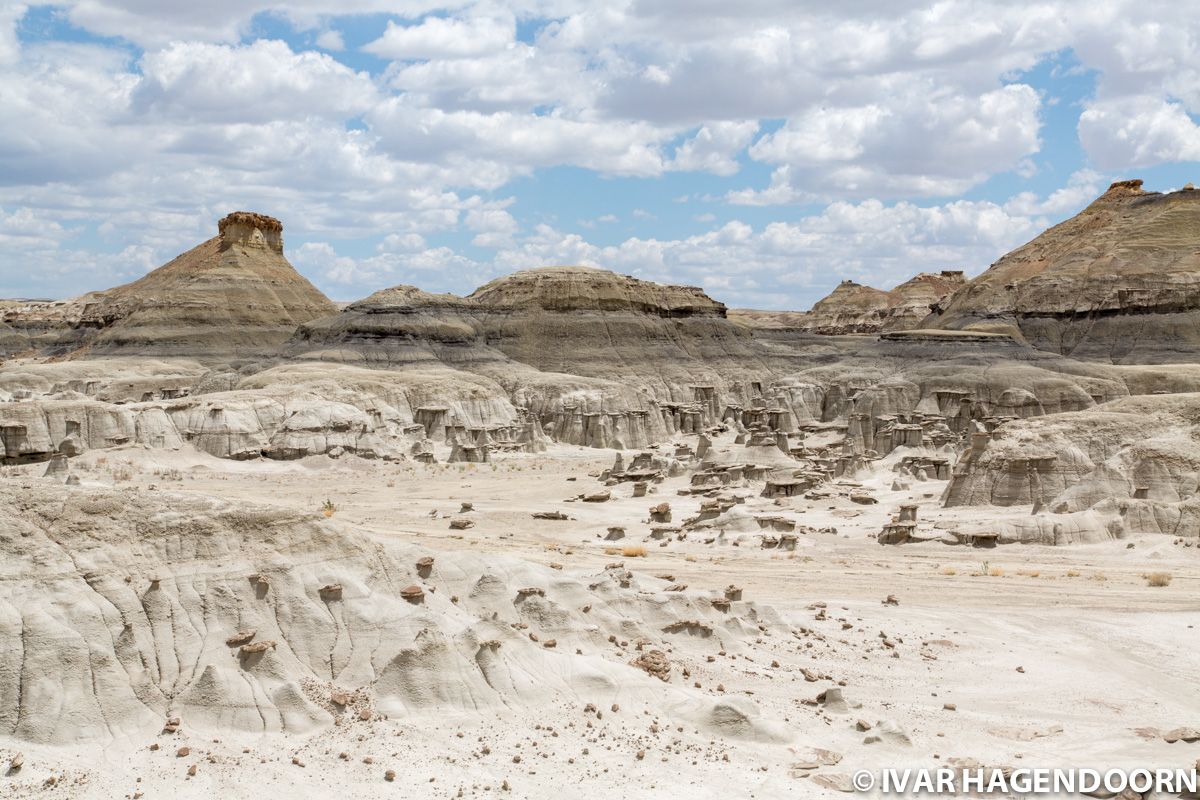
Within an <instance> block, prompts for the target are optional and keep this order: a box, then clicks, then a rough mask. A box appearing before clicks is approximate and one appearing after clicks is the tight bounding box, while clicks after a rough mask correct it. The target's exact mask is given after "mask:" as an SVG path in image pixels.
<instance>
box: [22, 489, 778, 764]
mask: <svg viewBox="0 0 1200 800" xmlns="http://www.w3.org/2000/svg"><path fill="white" fill-rule="evenodd" d="M0 495H2V500H3V502H2V503H0V735H2V736H12V737H16V738H17V739H25V740H30V741H36V742H45V743H72V742H83V741H96V740H99V741H106V740H111V739H114V738H119V737H123V736H130V735H142V736H152V735H154V734H157V733H159V732H160V731H161V730H162V729H163V727H164V725H167V726H168V727H171V726H181V727H183V728H184V729H185V730H187V731H189V732H194V733H206V734H212V733H219V732H222V731H250V732H273V731H288V732H296V731H306V730H312V729H314V728H319V727H322V726H326V725H332V724H335V722H338V721H339V720H340V721H342V722H345V723H353V722H357V721H361V720H368V719H371V718H374V717H378V716H386V717H388V718H391V719H404V718H407V717H410V716H413V717H415V716H418V715H420V714H421V713H422V712H425V711H433V712H436V713H438V714H446V713H453V712H463V713H474V712H478V711H484V710H489V709H497V708H502V707H504V706H506V705H509V706H511V705H520V706H521V707H523V708H539V707H545V708H550V707H557V708H561V707H562V705H563V704H564V703H566V704H569V705H574V704H577V705H578V706H579V707H580V708H581V709H582V706H583V705H584V703H585V702H589V703H594V704H601V707H604V708H607V707H608V705H609V704H610V703H613V702H615V700H616V699H617V698H618V697H620V698H622V699H624V700H634V699H638V700H643V701H647V702H650V703H652V704H653V705H655V706H656V707H658V708H661V709H662V710H663V712H664V713H665V714H667V715H668V716H669V717H674V718H677V719H680V720H687V721H689V722H690V723H691V724H693V725H700V726H714V727H713V728H712V729H713V730H714V731H715V730H716V727H715V726H716V722H714V720H717V719H719V717H720V707H721V706H722V705H728V703H727V702H724V701H722V700H721V699H720V698H717V697H711V696H708V695H705V694H703V693H701V692H698V691H693V690H692V689H691V688H689V687H688V686H687V685H686V684H684V683H683V679H682V677H680V676H677V675H676V676H672V675H669V674H664V673H661V672H660V674H658V675H656V676H654V677H652V676H651V675H649V674H647V673H646V672H643V671H642V670H641V669H639V668H637V667H635V666H631V665H630V664H629V662H630V661H632V660H634V658H635V656H636V655H637V651H641V650H642V648H643V643H645V645H646V649H647V650H649V649H651V647H654V648H657V649H661V650H665V651H672V652H673V653H674V654H675V655H674V656H673V658H679V657H680V656H681V655H682V654H684V653H688V652H691V650H692V649H696V650H697V653H696V657H697V658H699V657H700V656H699V655H698V654H699V648H703V649H704V651H705V652H707V650H711V649H713V648H714V647H717V648H720V649H722V651H723V652H724V651H726V650H728V651H732V652H749V651H750V649H752V648H753V647H754V645H753V641H754V639H755V637H757V636H759V635H761V631H760V628H759V626H760V625H762V624H764V623H767V622H774V621H777V620H775V618H774V617H773V615H772V614H771V612H770V611H769V610H760V609H756V608H755V607H754V606H753V605H752V604H749V603H744V602H740V601H739V602H737V603H734V604H732V607H729V606H727V605H726V606H723V607H724V608H725V610H723V611H722V610H718V609H716V608H714V606H713V604H712V603H710V602H708V600H706V599H704V598H703V597H701V596H698V595H696V594H694V593H692V594H687V593H681V592H664V591H662V590H663V589H664V588H665V587H666V583H665V582H664V581H661V580H657V579H641V578H639V577H637V576H634V575H632V574H630V573H628V572H627V571H626V570H624V569H623V568H621V567H615V566H614V567H612V568H610V569H608V570H605V571H603V572H602V573H600V574H594V575H588V576H581V577H575V576H572V575H570V574H566V573H563V572H560V571H556V570H552V569H549V568H546V567H541V566H535V565H531V564H529V563H527V562H523V561H519V560H516V559H512V558H503V557H496V556H487V557H484V556H481V555H468V554H461V553H450V552H436V553H434V552H429V551H428V550H426V549H424V548H422V547H418V546H416V545H415V544H414V543H411V542H407V541H404V540H395V539H392V540H389V541H388V542H387V543H386V544H382V543H380V542H377V541H376V540H373V539H371V538H368V537H366V536H364V535H359V534H355V533H352V532H349V531H346V530H344V529H341V528H340V527H338V526H336V525H335V524H332V523H329V522H326V521H323V520H318V518H317V517H316V516H315V515H303V514H289V513H286V512H281V511H278V510H268V509H263V508H255V507H241V506H238V505H235V504H231V503H229V502H226V501H219V500H215V499H208V498H205V497H202V496H195V495H186V494H179V495H163V494H161V493H155V494H150V493H142V492H136V491H129V492H116V491H110V490H93V489H88V488H83V487H74V488H67V487H61V486H50V485H49V484H48V482H47V485H46V486H40V485H39V486H27V487H17V486H14V485H11V484H10V485H7V486H4V487H0ZM428 557H432V559H431V560H428V561H427V560H424V559H426V558H428ZM714 596H716V595H715V594H714ZM722 597H723V596H722ZM697 620H702V621H703V624H704V625H705V626H706V628H707V629H709V630H710V631H711V638H710V639H709V641H707V642H703V643H700V644H693V643H692V642H691V641H690V639H691V638H692V637H687V636H675V635H672V634H670V633H665V632H664V631H669V630H674V627H675V626H678V625H680V624H684V625H687V624H699V623H696V622H695V621H697ZM610 637H611V641H610ZM630 641H633V642H636V643H637V648H636V651H635V650H634V649H633V647H632V646H630V645H629V644H628V643H629V642H630ZM613 642H617V644H615V645H614V644H613ZM664 681H665V683H664ZM738 702H739V703H741V705H742V706H744V707H746V708H748V709H749V712H747V713H743V714H742V717H743V719H745V720H748V722H747V729H746V730H743V731H738V732H737V735H739V736H743V737H751V738H755V737H762V738H769V737H770V736H772V735H773V734H772V733H771V732H770V731H768V730H767V728H766V727H764V725H763V723H762V722H761V721H755V720H753V719H752V717H753V713H754V709H753V706H752V704H749V703H746V702H744V701H738ZM614 710H615V709H614ZM172 720H175V722H172ZM172 729H173V728H172ZM723 735H729V731H723Z"/></svg>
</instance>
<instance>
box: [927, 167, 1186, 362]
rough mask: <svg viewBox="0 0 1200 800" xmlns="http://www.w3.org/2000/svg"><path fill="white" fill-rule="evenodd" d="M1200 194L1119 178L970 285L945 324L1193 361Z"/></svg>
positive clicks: (1120, 355)
mask: <svg viewBox="0 0 1200 800" xmlns="http://www.w3.org/2000/svg"><path fill="white" fill-rule="evenodd" d="M1198 242H1200V193H1197V192H1196V191H1194V190H1192V189H1185V190H1182V191H1178V192H1171V193H1169V194H1160V193H1157V192H1146V191H1143V189H1142V182H1141V181H1140V180H1131V181H1119V182H1117V183H1114V184H1113V185H1112V186H1111V187H1110V188H1109V189H1108V191H1107V192H1105V193H1104V194H1103V195H1102V196H1101V197H1099V198H1098V199H1097V200H1096V201H1095V202H1093V203H1092V204H1091V205H1089V206H1088V207H1087V208H1086V209H1084V210H1083V211H1082V212H1080V213H1079V214H1078V215H1076V216H1075V217H1072V218H1071V219H1069V220H1067V221H1066V222H1063V223H1061V224H1059V225H1056V226H1054V227H1053V228H1050V229H1049V230H1047V231H1046V232H1044V233H1042V234H1041V235H1040V236H1038V237H1037V238H1036V239H1034V240H1033V241H1031V242H1029V243H1028V244H1026V245H1024V246H1022V247H1020V248H1018V249H1016V250H1014V251H1013V252H1011V253H1009V254H1008V255H1006V256H1004V257H1003V258H1001V259H1000V260H999V261H997V262H996V263H995V264H993V265H992V266H991V267H990V268H989V269H988V270H987V271H986V272H984V273H983V274H982V275H980V276H979V277H977V278H975V279H974V280H972V281H970V282H969V283H968V284H967V285H966V286H964V287H963V288H961V289H960V290H959V291H957V292H955V294H954V295H953V296H952V297H951V298H950V299H949V301H947V303H946V304H945V307H944V311H943V312H942V313H941V314H940V316H939V317H938V318H937V322H936V324H937V325H938V326H939V327H943V328H952V329H958V330H963V329H985V330H999V329H1008V330H1015V331H1019V332H1020V334H1021V335H1023V336H1024V337H1025V339H1026V340H1028V341H1029V342H1030V343H1031V344H1033V345H1034V346H1036V347H1039V348H1041V349H1044V350H1049V351H1051V352H1056V353H1061V354H1063V355H1069V356H1072V357H1074V358H1081V359H1094V360H1103V361H1111V362H1113V363H1159V362H1171V361H1194V360H1195V358H1196V352H1197V347H1198V346H1200V334H1197V333H1196V331H1197V330H1200V328H1198V326H1197V324H1198V323H1200V246H1198V245H1197V243H1198Z"/></svg>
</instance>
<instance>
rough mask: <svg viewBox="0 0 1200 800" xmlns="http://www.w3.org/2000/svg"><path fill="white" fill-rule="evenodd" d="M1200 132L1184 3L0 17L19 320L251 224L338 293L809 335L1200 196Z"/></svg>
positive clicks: (3, 3) (891, 1)
mask: <svg viewBox="0 0 1200 800" xmlns="http://www.w3.org/2000/svg"><path fill="white" fill-rule="evenodd" d="M1198 114H1200V14H1197V13H1195V8H1194V5H1193V4H1192V3H1189V2H1178V0H1174V1H1173V2H1157V0H1080V1H1079V2H1076V1H1075V0H1055V1H1053V2H1045V1H1042V2H1038V1H1037V0H1028V1H1027V0H1009V1H1007V2H995V3H989V2H984V1H983V0H941V1H940V2H912V1H911V0H839V2H834V3H831V2H826V0H820V2H810V1H809V0H737V1H736V2H734V0H513V1H512V2H487V1H485V2H471V0H452V1H451V2H450V3H448V4H446V3H436V2H432V1H429V2H427V0H290V1H289V2H287V3H282V2H277V1H276V0H206V2H195V0H186V2H184V1H182V0H77V1H76V2H63V3H59V4H53V5H40V4H36V3H18V4H11V3H8V2H7V0H0V296H22V297H63V296H70V295H74V294H78V293H81V292H83V291H87V290H91V289H99V288H106V287H108V286H112V285H115V284H117V283H122V282H125V281H128V280H131V279H134V278H136V277H139V276H140V275H142V274H144V273H145V272H147V271H148V270H150V269H152V268H154V267H156V266H158V265H160V264H162V263H163V262H165V261H167V260H168V259H170V258H172V257H173V256H175V255H176V254H178V253H179V252H181V251H183V250H185V249H187V248H189V247H191V246H192V245H194V244H196V243H198V242H200V241H202V240H204V239H206V238H208V237H210V236H212V235H214V234H215V232H216V221H217V219H219V218H220V217H221V216H222V215H224V214H225V213H227V212H228V211H231V210H234V209H247V210H254V211H260V212H263V213H267V214H271V215H273V216H276V217H279V218H280V219H282V220H283V222H284V235H285V241H286V247H287V254H288V257H289V258H290V259H291V261H292V263H294V264H295V265H296V266H297V267H298V268H299V269H300V270H301V271H302V272H304V274H305V275H307V276H308V277H309V278H311V279H312V280H313V281H314V282H315V283H316V284H317V285H318V286H320V287H321V288H322V289H323V290H324V291H325V292H326V293H327V294H329V295H330V296H331V297H334V298H336V299H355V298H358V297H362V296H364V295H366V294H368V293H370V292H372V291H374V290H376V289H379V288H383V287H385V286H391V285H395V284H399V283H412V284H416V285H418V286H421V287H423V288H427V289H431V290H438V291H455V292H460V293H466V292H469V291H470V290H471V289H473V288H474V287H475V286H477V285H479V284H480V283H482V282H484V281H486V280H488V279H490V278H492V277H494V276H496V275H499V274H503V273H506V272H510V271H512V270H515V269H519V268H524V267H529V266H539V265H546V264H590V265H595V266H601V267H606V268H609V269H614V270H617V271H620V272H624V273H629V274H634V275H638V276H641V277H646V278H650V279H653V280H659V281H670V282H681V283H690V284H697V285H700V286H703V287H704V288H705V289H707V290H708V291H709V292H710V293H711V294H712V295H714V296H715V297H717V298H718V299H720V300H723V301H724V302H726V303H728V304H729V305H731V306H750V307H759V308H807V307H808V306H810V305H811V304H812V302H813V301H814V300H816V299H818V298H819V297H821V296H822V295H824V294H825V293H826V292H828V290H829V289H830V288H832V287H833V286H834V285H835V284H836V283H837V282H838V281H840V280H841V279H843V278H852V279H855V280H858V281H861V282H865V283H869V284H872V285H875V286H879V287H881V288H890V287H891V286H893V285H895V284H896V283H899V282H901V281H903V280H904V279H906V278H907V277H909V276H910V275H912V274H913V273H916V272H919V271H923V270H936V269H945V268H962V269H966V270H967V271H968V273H969V274H977V273H978V272H980V271H982V270H983V269H985V268H986V267H987V265H988V264H989V263H990V262H991V261H993V260H995V258H997V257H998V256H999V255H1001V254H1003V253H1004V252H1006V251H1007V250H1009V249H1011V248H1012V247H1014V246H1015V245H1018V244H1020V243H1022V242H1024V241H1027V240H1028V239H1029V238H1031V237H1032V236H1033V235H1035V234H1036V233H1037V232H1038V231H1039V230H1041V229H1042V228H1044V227H1046V226H1047V225H1049V224H1052V223H1054V222H1057V221H1060V220H1062V219H1064V218H1065V217H1067V216H1070V215H1072V214H1074V213H1075V212H1077V211H1078V210H1079V209H1081V208H1082V207H1083V206H1085V205H1086V204H1087V203H1088V202H1089V201H1090V200H1091V199H1092V198H1093V197H1095V196H1096V195H1097V194H1099V193H1100V192H1102V191H1103V189H1104V188H1105V187H1106V186H1107V185H1108V183H1109V182H1111V181H1112V180H1114V179H1117V178H1126V177H1141V178H1144V179H1145V180H1146V187H1147V188H1150V189H1156V190H1168V189H1171V188H1178V187H1179V186H1182V185H1183V184H1184V183H1186V182H1188V181H1192V180H1197V181H1198V182H1200V163H1198V162H1200V125H1198V124H1197V122H1198V119H1200V117H1198Z"/></svg>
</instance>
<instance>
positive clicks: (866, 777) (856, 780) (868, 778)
mask: <svg viewBox="0 0 1200 800" xmlns="http://www.w3.org/2000/svg"><path fill="white" fill-rule="evenodd" d="M850 780H851V782H852V783H853V784H854V788H855V789H857V790H858V791H860V792H869V791H870V790H871V787H872V786H874V785H875V776H874V775H872V774H871V771H870V770H869V769H860V770H859V771H858V772H856V773H854V777H853V778H851V779H850Z"/></svg>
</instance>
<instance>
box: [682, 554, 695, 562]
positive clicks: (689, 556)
mask: <svg viewBox="0 0 1200 800" xmlns="http://www.w3.org/2000/svg"><path fill="white" fill-rule="evenodd" d="M683 560H684V561H687V562H690V563H692V564H695V563H696V557H695V556H691V555H688V556H684V557H683Z"/></svg>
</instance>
